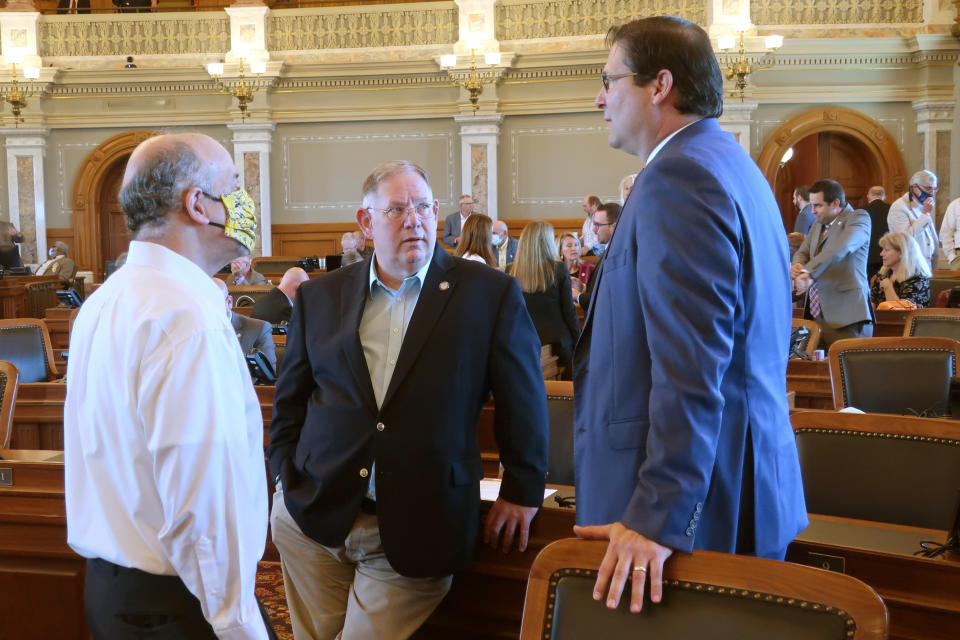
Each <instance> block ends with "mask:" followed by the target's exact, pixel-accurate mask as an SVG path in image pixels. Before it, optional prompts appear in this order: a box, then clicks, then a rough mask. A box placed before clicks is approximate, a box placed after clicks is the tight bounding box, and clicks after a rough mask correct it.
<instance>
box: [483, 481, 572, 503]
mask: <svg viewBox="0 0 960 640" xmlns="http://www.w3.org/2000/svg"><path fill="white" fill-rule="evenodd" d="M556 492H557V490H556V489H544V490H543V499H544V500H546V499H547V498H549V497H550V496H552V495H553V494H555V493H556ZM499 495H500V480H498V479H497V478H484V479H483V480H481V481H480V499H481V500H487V501H488V502H494V501H496V499H497V497H499Z"/></svg>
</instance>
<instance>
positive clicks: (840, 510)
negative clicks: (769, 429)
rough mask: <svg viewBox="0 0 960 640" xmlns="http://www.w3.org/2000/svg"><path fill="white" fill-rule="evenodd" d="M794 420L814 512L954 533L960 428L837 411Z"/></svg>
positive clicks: (802, 414) (955, 424) (956, 424)
mask: <svg viewBox="0 0 960 640" xmlns="http://www.w3.org/2000/svg"><path fill="white" fill-rule="evenodd" d="M790 419H791V421H792V423H793V430H794V433H796V436H797V450H798V451H799V453H800V468H801V469H802V471H803V488H804V493H805V494H806V497H807V511H809V512H810V513H818V514H823V515H829V516H842V517H845V518H858V519H860V520H874V521H878V522H890V523H893V524H901V525H909V526H914V527H925V528H928V529H949V528H950V526H951V524H952V523H953V517H954V511H955V509H956V504H957V490H958V488H960V422H957V421H955V420H947V419H938V418H917V417H914V416H894V415H886V414H876V413H868V414H853V413H837V412H835V411H801V412H798V413H794V414H793V415H792V416H791V417H790Z"/></svg>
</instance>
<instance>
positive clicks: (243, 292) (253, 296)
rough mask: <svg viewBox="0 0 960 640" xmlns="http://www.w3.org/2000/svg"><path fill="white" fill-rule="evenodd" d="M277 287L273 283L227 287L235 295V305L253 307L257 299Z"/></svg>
mask: <svg viewBox="0 0 960 640" xmlns="http://www.w3.org/2000/svg"><path fill="white" fill-rule="evenodd" d="M273 289H276V287H275V286H274V285H272V284H250V285H243V286H239V287H238V286H232V287H227V291H229V292H230V295H232V296H233V306H234V307H252V306H253V305H254V304H256V302H257V300H259V299H260V298H262V297H263V296H265V295H267V294H268V293H270V291H272V290H273Z"/></svg>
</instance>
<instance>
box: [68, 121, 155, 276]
mask: <svg viewBox="0 0 960 640" xmlns="http://www.w3.org/2000/svg"><path fill="white" fill-rule="evenodd" d="M160 133H161V132H159V131H150V130H136V131H126V132H124V133H120V134H117V135H115V136H113V137H112V138H109V139H107V140H105V141H104V142H103V143H101V144H100V145H99V146H98V147H97V148H96V149H94V150H93V151H91V152H90V155H88V156H87V158H86V160H84V161H83V164H82V165H81V166H80V171H79V172H78V173H77V180H76V182H75V183H74V187H73V210H74V218H73V238H74V245H76V246H75V249H74V251H75V255H76V257H75V260H76V262H77V265H78V267H79V268H80V269H85V270H90V271H93V274H94V278H95V280H96V281H97V282H100V281H102V280H103V275H104V260H112V259H114V258H115V257H116V256H114V255H105V252H106V251H108V250H109V249H108V247H109V246H113V245H112V244H111V242H113V243H114V244H116V242H117V239H116V237H115V236H116V235H117V230H116V229H113V232H111V228H112V227H115V226H116V225H115V224H111V222H110V220H111V217H112V218H113V219H114V220H115V219H116V216H115V214H116V211H115V209H116V207H114V206H111V202H112V201H115V200H116V196H117V194H116V191H115V188H117V187H119V181H118V176H119V175H121V174H122V171H123V169H122V167H124V166H126V163H127V159H128V158H129V157H130V154H131V153H133V150H134V149H136V148H137V145H138V144H140V143H141V142H143V141H144V140H146V139H147V138H151V137H153V136H156V135H160ZM111 238H112V240H111Z"/></svg>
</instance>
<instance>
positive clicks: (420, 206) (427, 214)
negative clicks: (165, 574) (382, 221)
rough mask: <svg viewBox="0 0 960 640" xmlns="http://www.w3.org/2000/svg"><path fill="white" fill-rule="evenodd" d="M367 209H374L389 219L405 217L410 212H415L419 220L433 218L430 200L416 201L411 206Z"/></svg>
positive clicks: (371, 208) (370, 209)
mask: <svg viewBox="0 0 960 640" xmlns="http://www.w3.org/2000/svg"><path fill="white" fill-rule="evenodd" d="M367 211H376V212H377V213H382V214H383V215H385V216H386V217H387V218H389V219H390V220H399V219H401V218H406V217H407V216H408V215H410V212H411V211H412V212H413V213H415V214H416V216H417V217H418V218H420V219H421V220H430V219H432V218H434V216H435V214H434V210H433V203H432V202H418V203H417V204H415V205H413V206H412V207H402V206H399V205H398V206H396V207H389V208H387V209H375V208H373V207H367Z"/></svg>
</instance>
